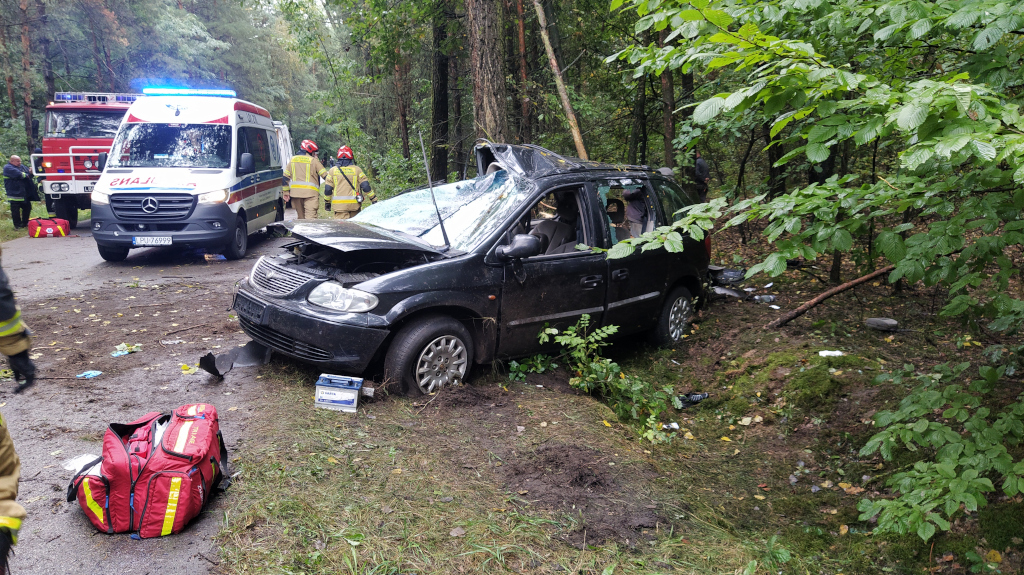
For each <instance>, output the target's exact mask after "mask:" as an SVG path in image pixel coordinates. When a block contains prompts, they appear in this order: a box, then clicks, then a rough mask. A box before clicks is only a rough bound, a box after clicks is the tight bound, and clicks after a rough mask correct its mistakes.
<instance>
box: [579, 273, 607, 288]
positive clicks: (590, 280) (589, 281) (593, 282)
mask: <svg viewBox="0 0 1024 575" xmlns="http://www.w3.org/2000/svg"><path fill="white" fill-rule="evenodd" d="M603 281H604V278H603V277H601V276H583V277H582V278H580V285H581V286H583V289H594V288H596V287H597V286H599V285H601V282H603Z"/></svg>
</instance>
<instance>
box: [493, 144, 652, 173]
mask: <svg viewBox="0 0 1024 575" xmlns="http://www.w3.org/2000/svg"><path fill="white" fill-rule="evenodd" d="M475 151H476V158H477V169H478V172H479V173H480V174H484V173H487V169H488V168H489V167H490V165H491V164H492V163H495V162H496V163H498V164H499V165H500V166H501V167H502V168H504V169H506V170H509V171H512V172H514V173H517V174H520V175H524V176H529V177H532V178H540V177H544V176H550V175H555V174H567V173H572V172H581V171H588V170H610V171H620V172H648V173H653V171H652V170H651V168H650V167H648V166H632V165H625V164H605V163H602V162H593V161H590V160H581V159H579V158H572V157H566V156H563V155H561V154H557V153H555V152H552V151H551V150H548V149H545V148H542V147H540V146H534V145H532V144H496V143H494V142H489V141H487V140H478V141H477V143H476V147H475Z"/></svg>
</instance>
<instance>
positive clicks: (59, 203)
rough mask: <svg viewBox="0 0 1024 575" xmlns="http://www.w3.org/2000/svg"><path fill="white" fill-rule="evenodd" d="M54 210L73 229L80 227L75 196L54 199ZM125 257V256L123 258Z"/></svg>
mask: <svg viewBox="0 0 1024 575" xmlns="http://www.w3.org/2000/svg"><path fill="white" fill-rule="evenodd" d="M53 203H54V211H55V212H56V213H57V217H58V218H60V219H62V220H67V221H68V226H70V227H71V229H75V228H77V227H78V202H77V201H75V198H60V199H59V200H54V202H53ZM122 259H124V258H122Z"/></svg>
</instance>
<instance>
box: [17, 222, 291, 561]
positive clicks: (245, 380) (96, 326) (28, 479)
mask: <svg viewBox="0 0 1024 575" xmlns="http://www.w3.org/2000/svg"><path fill="white" fill-rule="evenodd" d="M293 217H294V216H293ZM88 230H89V222H88V221H86V222H83V223H81V224H80V225H79V227H78V229H77V230H73V232H74V234H73V235H72V236H71V237H68V238H44V239H33V238H20V239H16V240H12V241H9V242H6V243H4V244H3V256H2V257H3V260H2V262H3V267H4V270H5V271H6V272H7V274H8V276H9V277H10V278H11V283H12V284H13V287H14V290H15V293H16V295H17V298H18V301H19V305H20V306H21V308H22V312H23V316H24V317H25V319H26V322H27V323H28V325H29V326H30V328H31V329H32V330H33V332H34V343H35V348H34V350H33V351H34V353H38V354H39V356H38V357H37V359H36V363H37V365H38V366H39V369H40V373H41V375H43V376H45V377H50V378H56V379H41V380H40V381H39V383H37V385H36V386H35V387H33V388H32V389H30V390H28V391H27V392H26V393H24V394H22V395H14V394H13V393H11V389H12V388H13V383H11V382H0V412H2V413H3V416H4V418H5V420H6V421H7V424H8V427H9V429H10V432H11V436H12V437H13V439H14V443H15V448H16V450H17V452H18V454H19V456H20V457H21V462H22V469H21V484H20V493H19V496H18V500H19V502H21V503H22V505H24V506H25V507H26V509H27V510H28V513H29V516H28V519H27V521H26V523H25V524H24V526H23V529H22V531H21V534H20V538H19V542H18V545H17V546H16V548H15V556H14V557H13V559H12V560H11V568H12V571H13V572H14V573H17V574H19V575H27V574H40V575H41V574H64V573H67V574H71V573H75V574H78V573H89V574H91V573H96V574H101V573H102V574H107V575H112V574H120V573H125V574H129V573H130V574H133V575H145V574H147V573H152V574H158V573H159V574H161V575H169V574H176V573H189V574H192V573H208V572H211V571H214V572H215V571H216V570H217V567H216V565H217V564H218V563H219V561H220V560H219V558H218V553H217V544H216V542H215V541H214V536H215V535H216V533H217V532H218V531H219V530H220V527H221V522H222V521H223V516H224V513H223V510H224V508H225V500H226V498H227V497H230V496H231V492H230V490H229V491H228V492H227V493H225V494H221V495H219V496H217V497H215V498H214V500H213V503H212V505H211V506H210V507H209V508H208V510H207V511H206V512H205V513H204V514H202V515H201V516H200V517H199V518H198V519H197V520H196V521H194V522H193V523H192V524H191V525H190V526H189V527H188V528H187V529H186V530H185V531H184V532H182V533H180V534H176V535H172V536H169V537H162V538H158V539H147V540H143V541H137V540H133V539H131V538H129V536H128V535H126V534H115V535H107V534H102V533H98V532H97V531H96V530H95V529H94V528H93V527H92V526H91V525H90V524H89V523H88V521H87V520H86V518H85V516H84V514H83V512H82V511H81V509H80V508H79V505H78V503H68V502H66V500H65V492H66V488H67V485H68V482H69V480H70V479H71V476H72V472H71V471H67V470H65V469H63V468H62V464H63V463H64V462H66V461H67V460H69V459H71V458H73V457H75V456H78V455H82V454H92V455H97V456H98V455H99V454H100V453H101V451H102V436H103V433H104V432H105V430H106V427H107V424H108V423H110V422H129V421H132V420H134V419H136V418H138V417H140V416H142V415H143V414H145V413H147V412H150V411H163V412H166V411H170V410H172V409H174V408H176V407H178V406H179V405H183V404H186V403H197V402H207V403H212V404H214V405H215V406H216V407H217V408H218V411H219V413H220V423H221V429H222V431H223V433H224V437H225V440H226V442H227V444H228V449H229V451H231V450H233V449H235V448H237V447H238V446H240V445H242V444H243V443H244V442H245V441H247V440H251V439H252V438H253V437H254V436H256V435H258V433H256V432H254V431H253V430H250V429H249V428H248V419H249V416H250V414H251V413H252V411H253V410H254V409H256V407H257V406H258V405H260V403H261V402H262V401H271V400H272V392H271V391H269V390H266V389H264V388H262V387H261V385H262V382H261V380H258V379H256V377H255V375H256V368H246V369H235V370H233V371H231V372H230V373H229V374H228V375H227V377H225V378H224V379H217V378H214V377H213V376H210V375H208V374H205V373H203V372H199V373H198V374H195V375H188V374H184V373H182V370H181V367H180V366H181V364H182V363H188V364H190V365H194V364H196V363H197V362H198V359H199V357H200V356H201V355H203V354H205V353H206V352H207V351H214V352H215V353H216V352H220V351H226V350H227V349H230V348H231V347H234V346H237V345H243V344H244V343H246V342H247V341H248V338H247V337H246V336H245V335H244V334H243V333H242V332H241V331H239V329H238V326H237V322H235V323H232V320H231V319H230V316H229V309H228V308H229V307H230V305H231V297H232V293H233V285H234V283H235V281H237V280H238V278H240V277H242V276H244V275H245V274H246V273H248V271H249V269H250V268H251V267H252V265H253V263H254V262H255V259H256V258H258V257H259V256H260V255H261V254H264V253H267V252H269V251H273V250H274V249H275V248H276V246H277V245H278V244H280V243H283V241H284V240H283V239H261V238H260V237H257V236H253V237H251V238H250V252H249V255H248V256H247V257H246V258H245V259H243V260H241V261H234V262H229V261H225V260H222V259H220V258H217V257H215V256H209V257H208V256H207V255H206V254H204V253H202V252H197V251H194V250H193V251H187V252H184V251H181V250H178V249H175V248H173V247H171V248H149V249H141V250H133V251H132V253H131V255H130V256H129V258H128V259H127V260H126V261H125V262H121V263H109V262H105V261H103V260H102V259H101V258H100V256H99V254H98V253H97V251H96V246H95V242H94V241H93V239H92V236H91V234H90V233H89V231H88ZM172 322H173V323H172ZM197 324H202V325H201V327H198V328H195V329H184V330H182V331H180V332H179V333H176V334H172V335H170V336H168V335H166V333H167V332H170V331H174V330H181V329H182V328H188V327H189V326H193V325H197ZM172 326H180V327H172ZM168 337H170V338H174V339H182V340H183V342H182V343H180V344H172V345H164V344H161V343H160V341H161V340H167V339H168ZM120 341H128V342H130V343H141V344H142V347H143V349H142V351H141V352H138V353H133V354H131V355H129V356H125V357H120V358H111V357H110V353H111V351H113V346H114V345H116V344H117V343H118V342H120ZM4 367H6V365H4ZM88 369H97V370H100V371H103V372H104V373H103V375H101V376H100V377H98V378H96V379H91V380H79V379H75V378H74V375H76V374H77V373H81V372H82V371H85V370H88ZM268 396H269V397H271V399H267V397H268ZM231 408H234V409H231Z"/></svg>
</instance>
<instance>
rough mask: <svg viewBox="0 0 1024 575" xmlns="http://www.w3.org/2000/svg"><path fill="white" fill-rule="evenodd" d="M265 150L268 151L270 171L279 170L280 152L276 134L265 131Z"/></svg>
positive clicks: (271, 131)
mask: <svg viewBox="0 0 1024 575" xmlns="http://www.w3.org/2000/svg"><path fill="white" fill-rule="evenodd" d="M266 132H267V149H268V150H270V169H272V170H279V169H281V150H280V148H278V143H277V132H275V131H273V130H267V131H266Z"/></svg>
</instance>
